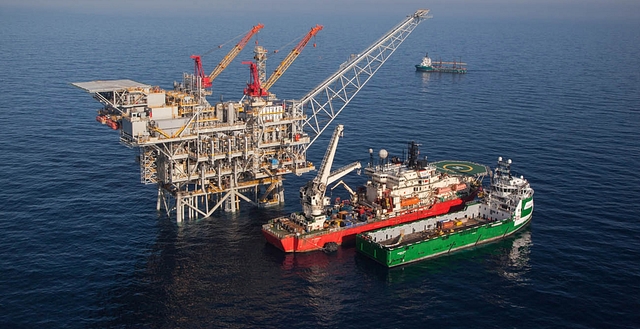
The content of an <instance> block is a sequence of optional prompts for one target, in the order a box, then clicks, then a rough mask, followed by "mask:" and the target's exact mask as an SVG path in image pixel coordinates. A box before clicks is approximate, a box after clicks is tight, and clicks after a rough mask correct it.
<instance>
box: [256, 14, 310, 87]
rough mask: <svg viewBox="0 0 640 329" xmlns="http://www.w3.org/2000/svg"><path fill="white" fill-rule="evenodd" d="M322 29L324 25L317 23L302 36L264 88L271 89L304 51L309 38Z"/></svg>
mask: <svg viewBox="0 0 640 329" xmlns="http://www.w3.org/2000/svg"><path fill="white" fill-rule="evenodd" d="M320 30H322V25H316V26H315V27H313V28H312V29H311V31H309V33H307V34H306V35H305V36H304V38H302V40H300V42H299V43H298V44H297V45H296V46H295V47H294V48H293V50H291V52H290V53H289V55H287V57H285V59H284V60H283V61H282V63H280V65H279V66H278V67H277V68H276V69H275V71H273V73H272V74H271V76H270V77H269V79H268V80H267V81H266V82H265V83H264V85H262V89H263V90H265V91H266V90H269V88H271V86H273V84H274V83H275V82H276V81H278V79H279V78H280V76H281V75H282V73H284V71H286V70H287V69H288V68H289V66H290V65H291V63H293V61H294V60H295V59H296V58H297V57H298V55H300V52H301V51H302V49H304V47H305V46H306V45H307V43H309V40H311V38H312V37H314V36H315V35H316V34H318V32H319V31H320Z"/></svg>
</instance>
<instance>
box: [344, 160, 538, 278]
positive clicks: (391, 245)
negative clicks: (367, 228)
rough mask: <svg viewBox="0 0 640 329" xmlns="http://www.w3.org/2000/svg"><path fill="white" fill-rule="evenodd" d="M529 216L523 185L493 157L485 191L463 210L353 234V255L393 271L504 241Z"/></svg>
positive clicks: (526, 189) (530, 194) (528, 196)
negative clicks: (361, 256) (414, 263)
mask: <svg viewBox="0 0 640 329" xmlns="http://www.w3.org/2000/svg"><path fill="white" fill-rule="evenodd" d="M532 214H533V189H532V188H531V186H530V185H529V182H528V181H527V180H526V179H524V177H522V176H520V177H515V176H514V175H512V174H511V160H507V161H503V160H502V158H498V165H497V167H496V168H495V171H494V173H493V175H492V178H491V184H490V186H489V188H486V189H484V190H483V191H482V192H481V193H479V194H478V197H477V198H476V199H475V200H473V201H470V202H468V203H467V204H465V207H464V209H463V210H461V211H456V212H451V213H448V214H445V215H441V216H436V217H432V218H428V219H423V220H419V221H414V222H411V223H407V224H403V225H396V226H392V227H387V228H384V229H380V230H375V231H371V232H365V233H361V234H358V235H357V236H356V250H357V251H358V252H359V253H361V254H363V255H365V256H367V257H369V258H371V259H373V260H375V261H376V262H378V263H380V264H382V265H384V266H386V267H394V266H399V265H403V264H408V263H412V262H416V261H419V260H423V259H428V258H432V257H436V256H441V255H446V254H449V253H452V252H454V251H457V250H461V249H465V248H471V247H474V246H477V245H480V244H484V243H488V242H492V241H497V240H501V239H504V238H505V237H508V236H510V235H512V234H514V233H516V232H518V231H519V230H521V229H522V228H524V227H525V226H526V225H527V224H528V223H529V222H530V221H531V216H532Z"/></svg>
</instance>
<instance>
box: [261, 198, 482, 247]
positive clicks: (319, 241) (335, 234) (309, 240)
mask: <svg viewBox="0 0 640 329" xmlns="http://www.w3.org/2000/svg"><path fill="white" fill-rule="evenodd" d="M469 198H473V196H470V197H468V198H465V199H461V198H458V199H453V200H448V201H444V202H439V203H436V204H433V205H432V206H431V207H427V208H424V209H420V210H414V212H409V213H406V214H401V215H398V216H395V217H391V218H388V219H382V220H377V221H372V222H363V223H361V224H355V225H352V226H346V227H340V228H334V229H331V230H329V231H322V232H318V233H315V234H314V233H310V234H300V235H298V236H291V235H288V236H285V235H280V234H277V233H276V232H274V230H273V229H271V228H270V224H266V225H265V228H264V229H263V230H262V233H263V235H264V237H265V238H266V240H267V242H269V243H270V244H272V245H274V246H275V247H277V248H278V249H280V250H282V251H284V252H309V251H314V250H320V249H323V248H324V247H325V246H326V245H327V244H328V243H335V244H337V245H342V244H343V243H345V242H349V241H354V239H355V237H356V235H357V234H359V233H362V232H367V231H371V230H377V229H380V228H384V227H388V226H393V225H399V224H403V223H407V222H412V221H416V220H420V219H423V218H429V217H433V216H438V215H442V214H446V213H449V212H452V211H456V210H460V209H461V208H462V207H463V206H464V202H465V201H466V200H468V199H469Z"/></svg>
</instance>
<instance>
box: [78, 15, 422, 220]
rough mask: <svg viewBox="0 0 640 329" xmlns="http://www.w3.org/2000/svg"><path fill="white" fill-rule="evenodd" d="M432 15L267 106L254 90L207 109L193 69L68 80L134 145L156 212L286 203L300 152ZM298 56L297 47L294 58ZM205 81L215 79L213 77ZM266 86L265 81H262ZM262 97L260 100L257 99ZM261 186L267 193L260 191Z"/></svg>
mask: <svg viewBox="0 0 640 329" xmlns="http://www.w3.org/2000/svg"><path fill="white" fill-rule="evenodd" d="M428 13H429V10H426V9H420V10H417V11H416V12H415V13H413V14H411V15H409V16H407V17H406V18H404V19H403V20H402V21H401V22H400V23H399V24H398V25H396V26H395V27H393V28H392V29H391V30H390V31H389V32H387V33H386V34H384V35H383V36H382V37H381V38H380V39H378V40H377V41H375V42H374V43H373V44H372V45H371V46H369V47H368V48H367V49H365V50H364V51H363V52H361V53H360V54H357V55H352V56H351V57H350V59H349V60H348V61H347V62H345V63H343V64H342V65H340V67H339V69H338V70H337V71H336V72H335V73H334V74H332V75H331V76H329V77H328V78H327V79H326V80H325V81H323V82H322V83H320V84H319V85H318V86H317V87H315V88H314V89H313V90H311V91H310V92H309V93H308V94H307V95H304V96H303V97H302V98H300V99H299V100H291V101H283V102H280V103H275V102H273V105H269V104H268V103H267V102H268V101H270V98H271V97H268V98H267V99H266V100H264V99H262V96H260V97H255V98H256V99H255V100H250V103H247V102H246V100H245V101H225V102H222V101H220V102H218V103H216V104H213V105H212V104H210V103H209V102H208V100H207V99H206V95H207V92H206V91H205V89H204V88H203V80H205V79H204V78H205V77H203V74H202V73H198V72H196V73H197V74H190V73H184V74H183V79H182V82H181V83H177V82H176V83H174V86H173V89H171V90H164V89H162V88H159V87H154V86H152V85H148V84H144V83H140V82H136V81H132V80H107V81H105V80H98V81H89V82H76V83H73V85H74V86H76V87H78V88H81V89H83V90H85V91H86V92H88V93H89V94H91V95H92V96H93V98H94V99H96V100H97V101H98V102H100V103H102V104H103V108H102V109H100V110H99V115H102V116H104V117H101V122H102V119H104V121H105V122H106V119H109V120H112V121H114V123H116V124H117V125H115V124H114V125H113V126H114V127H116V130H117V131H118V132H119V134H120V136H119V140H120V142H121V143H122V144H124V145H125V146H127V147H131V148H134V147H135V148H138V149H139V155H138V157H137V158H138V160H139V161H138V162H139V164H140V180H141V182H142V183H144V184H155V185H156V186H157V190H158V198H157V205H156V209H157V210H158V211H161V210H164V211H165V212H166V214H167V215H168V216H171V217H174V216H175V218H176V221H177V222H181V221H182V220H183V219H194V218H202V217H209V216H211V215H212V214H213V213H214V212H215V211H216V210H218V209H223V210H225V211H229V212H234V211H237V210H238V209H239V206H240V201H241V200H244V201H246V202H248V203H251V204H253V205H257V204H258V202H256V201H259V200H261V199H262V200H264V199H267V200H272V199H277V200H276V201H277V202H278V203H282V202H283V198H284V194H283V191H282V189H279V188H278V187H280V186H282V181H283V176H284V175H287V174H291V173H295V174H296V175H301V174H304V173H307V172H309V171H312V170H315V167H314V166H313V164H312V163H311V162H309V161H307V158H306V152H307V150H308V148H309V147H310V146H311V145H312V144H313V143H314V142H315V141H316V140H317V138H318V137H319V136H320V134H322V132H324V130H325V129H326V128H327V127H329V125H331V124H332V122H333V121H334V119H335V118H336V117H337V116H338V115H339V114H340V113H341V112H342V111H343V110H344V108H345V107H346V106H347V104H349V102H350V101H351V100H352V99H353V97H354V96H355V95H356V94H357V93H358V92H359V91H360V89H362V88H363V87H364V85H365V84H366V83H367V82H368V81H369V80H370V79H371V77H372V76H373V75H374V74H375V73H376V72H377V71H378V69H379V68H380V67H381V66H382V65H383V64H384V63H385V62H386V61H387V59H388V58H389V57H390V56H391V55H392V54H393V53H394V52H395V50H396V49H397V48H398V47H399V46H400V45H401V44H402V42H404V40H406V38H407V37H408V36H409V35H410V34H411V32H412V31H413V30H414V29H415V28H416V27H417V25H418V24H419V23H420V22H422V21H423V20H424V19H425V18H429V16H428ZM307 42H308V40H307ZM240 48H241V47H237V48H234V52H235V51H237V50H238V49H240ZM298 54H299V49H297V51H296V52H294V54H293V55H291V56H292V57H295V56H297V55H298ZM232 56H233V55H232ZM229 58H231V56H229ZM194 60H195V59H194ZM226 60H228V58H226ZM226 60H225V61H223V62H226ZM200 63H201V61H200ZM289 64H290V62H289V60H287V61H283V64H282V65H281V66H282V68H283V69H286V68H287V65H289ZM225 65H226V64H223V65H221V66H220V68H221V69H222V68H223V67H224V66H225ZM200 72H203V71H202V70H200ZM282 72H284V70H279V71H277V72H276V74H274V75H272V77H271V78H273V79H277V78H278V77H279V76H280V75H281V74H282ZM206 78H209V82H211V76H210V77H206ZM213 78H215V74H214V75H213ZM258 80H259V79H258ZM274 82H275V81H274ZM271 84H272V82H270V81H265V85H266V86H268V87H271ZM262 89H263V90H264V89H266V90H267V92H268V88H264V86H263V87H262ZM261 101H263V102H265V103H264V104H263V105H260V102H261ZM265 187H266V188H267V191H269V193H270V194H269V195H267V193H265V194H263V195H260V193H261V191H262V188H265ZM273 191H276V192H275V195H274V192H273ZM250 196H255V197H253V198H251V197H250Z"/></svg>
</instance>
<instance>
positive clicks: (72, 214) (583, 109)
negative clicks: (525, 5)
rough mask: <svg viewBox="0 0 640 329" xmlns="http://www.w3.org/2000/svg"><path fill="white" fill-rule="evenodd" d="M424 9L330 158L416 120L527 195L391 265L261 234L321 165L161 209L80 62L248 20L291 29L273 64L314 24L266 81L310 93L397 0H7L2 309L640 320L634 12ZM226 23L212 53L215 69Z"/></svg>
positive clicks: (224, 87)
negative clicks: (508, 226)
mask: <svg viewBox="0 0 640 329" xmlns="http://www.w3.org/2000/svg"><path fill="white" fill-rule="evenodd" d="M5 9H6V8H5ZM416 9H417V8H416ZM410 13H411V12H407V13H406V14H410ZM432 14H433V15H434V18H433V19H430V20H427V21H425V22H423V23H422V24H420V25H419V26H418V27H417V28H416V29H415V31H414V32H413V33H412V34H411V35H410V36H409V37H408V38H407V40H406V41H405V43H404V44H403V45H402V46H401V47H400V48H399V49H398V50H397V51H396V53H395V54H394V55H393V56H391V58H390V59H389V60H388V61H387V63H386V64H385V65H384V66H383V67H382V68H381V69H380V70H379V72H378V73H377V74H376V75H375V76H374V77H373V78H372V79H371V81H370V82H369V84H368V85H367V86H366V87H365V88H364V89H363V90H362V91H361V92H360V93H359V94H358V95H357V96H356V98H355V99H354V101H353V102H352V103H351V104H349V105H348V107H347V108H346V109H345V110H344V112H343V113H342V114H341V115H340V116H339V117H338V119H337V121H336V122H338V123H341V124H344V125H345V134H344V138H343V139H342V140H341V142H340V146H339V147H338V158H337V159H336V162H335V166H340V165H344V164H347V163H350V162H353V161H356V160H360V161H363V162H365V163H366V162H367V160H368V149H369V148H373V149H375V150H379V149H381V148H385V149H387V150H389V152H390V153H391V154H395V155H399V156H401V155H402V151H403V150H404V149H405V147H406V143H407V142H409V141H411V140H415V141H417V142H419V143H421V144H422V146H421V151H422V155H427V156H428V157H429V159H431V160H445V159H463V160H471V161H475V162H480V163H484V164H487V165H491V166H493V165H494V164H495V161H496V159H497V158H498V157H499V156H502V157H505V158H511V159H512V160H513V168H514V170H515V171H517V172H518V173H519V174H522V175H524V176H525V177H526V178H528V179H529V181H530V182H531V185H532V186H533V188H534V189H535V190H536V194H535V202H536V206H535V211H534V216H533V222H532V224H531V225H530V226H529V227H528V228H527V229H526V230H525V231H524V232H522V233H520V234H518V235H517V236H515V237H512V238H509V239H507V240H504V241H501V242H498V243H494V244H491V245H487V246H484V247H480V248H477V249H473V250H468V251H463V252H459V253H456V254H454V255H451V256H448V257H443V258H438V259H434V260H429V261H425V262H420V263H416V264H413V265H409V266H405V267H401V268H395V269H391V270H387V269H384V268H381V267H380V266H377V265H376V264H374V263H372V262H370V261H369V260H367V259H364V258H362V257H360V256H359V255H357V254H356V252H355V249H354V248H352V247H345V248H341V249H339V250H338V251H337V252H336V253H333V254H325V253H322V252H317V253H311V254H302V255H285V254H283V253H282V252H280V251H278V250H276V249H275V248H273V247H271V246H270V245H267V244H266V242H265V240H264V238H263V237H262V236H261V234H260V227H261V224H263V223H265V222H266V221H267V220H268V219H270V218H272V217H275V216H278V215H282V214H286V213H288V212H291V211H294V210H297V209H298V206H299V204H298V200H297V197H296V196H297V190H298V188H299V186H300V185H302V184H303V183H304V182H305V181H307V180H309V179H311V178H312V177H313V175H314V174H307V175H305V176H302V177H295V176H293V175H291V176H287V180H286V182H285V188H286V197H287V202H286V205H285V206H284V207H281V208H276V209H268V210H264V209H262V210H261V209H254V208H251V207H250V206H249V205H248V204H243V208H242V210H241V211H240V212H238V213H235V214H225V213H219V214H216V215H215V216H213V217H212V218H206V219H201V220H197V221H188V222H185V223H183V224H182V225H178V224H177V223H176V222H175V220H174V219H170V218H167V217H166V216H165V215H163V214H158V213H157V212H156V210H155V198H156V190H155V187H154V186H146V185H143V184H141V183H140V182H139V181H140V176H139V169H138V165H137V164H136V162H135V155H136V154H137V153H136V150H132V149H128V148H126V147H124V146H122V145H120V144H119V143H118V136H117V133H115V132H113V131H111V130H110V129H108V128H107V127H106V126H102V125H100V124H99V123H97V122H96V121H95V119H94V118H95V116H96V110H97V109H99V108H100V107H101V105H100V104H99V103H98V102H97V101H95V100H93V99H92V98H91V97H90V96H89V95H88V94H86V93H85V92H84V91H82V90H80V89H77V88H75V87H73V86H71V85H70V83H71V82H79V81H90V80H98V79H102V80H107V79H133V80H136V81H139V82H143V83H147V84H151V85H159V86H161V87H163V88H165V89H171V87H172V84H173V81H176V80H181V77H182V76H181V74H182V72H191V71H192V70H193V62H192V60H191V59H190V58H189V55H191V54H204V53H206V52H207V51H208V50H210V49H215V48H217V46H218V45H219V44H222V43H225V42H226V41H228V40H230V39H232V38H233V37H235V36H237V35H240V34H242V33H244V32H245V31H247V30H248V29H249V28H250V27H251V26H253V25H255V24H257V23H259V22H261V23H264V24H265V28H264V29H263V30H262V31H261V32H260V34H259V37H258V41H259V43H260V44H261V45H264V46H265V47H267V48H268V49H270V50H275V49H279V48H280V47H283V49H282V50H280V52H279V53H277V54H272V55H271V56H270V61H269V62H268V70H267V71H268V72H269V73H270V72H272V71H273V69H274V68H275V66H276V65H277V64H278V63H279V62H280V61H281V60H282V59H283V58H284V56H285V54H286V53H288V51H289V50H290V49H291V48H292V47H293V44H289V45H287V44H288V43H289V42H290V41H291V40H293V39H295V38H297V37H300V36H302V35H303V34H304V33H306V32H307V31H308V30H309V29H310V28H311V27H312V26H314V25H315V24H322V25H324V29H323V30H322V31H321V32H320V33H319V34H318V36H317V37H316V38H315V40H312V43H315V44H316V47H313V45H312V43H310V44H309V45H308V46H307V48H306V49H305V50H304V51H303V52H302V54H301V55H300V57H299V58H298V60H297V61H296V62H294V63H293V65H292V66H291V67H290V68H289V70H288V71H287V72H286V73H285V74H284V75H283V77H282V78H281V79H280V80H279V81H278V82H277V83H276V84H275V85H274V86H273V88H272V89H271V91H273V92H275V93H276V94H277V95H278V96H279V97H280V98H283V99H295V98H300V97H301V96H303V95H304V94H306V92H308V91H309V90H311V89H312V88H313V87H315V86H316V85H317V84H318V83H320V82H321V81H322V80H324V79H325V78H326V77H327V76H329V75H330V74H331V73H333V72H334V71H335V70H337V68H338V66H339V65H340V63H342V62H344V61H345V60H347V58H348V57H349V55H350V54H355V53H359V52H361V51H363V50H364V49H365V48H366V47H367V46H368V45H370V44H371V43H373V42H374V41H375V40H377V39H378V38H379V37H380V36H381V35H382V34H384V33H385V32H387V31H388V30H390V29H391V27H393V26H394V25H396V24H397V23H399V22H400V21H401V20H402V19H403V18H404V14H403V15H398V14H397V13H388V14H377V15H346V14H344V15H329V14H317V15H313V14H307V15H303V16H299V17H296V16H294V15H284V14H282V15H269V16H263V17H259V16H257V15H256V16H251V15H245V16H243V15H239V14H236V16H230V17H225V16H224V15H222V14H220V15H218V16H216V17H205V16H197V17H188V16H187V15H182V16H176V17H174V16H171V15H167V16H144V15H140V16H138V15H135V14H134V13H131V14H130V15H124V16H117V15H97V14H93V15H80V14H65V13H62V12H54V11H51V12H46V11H40V12H35V13H32V12H27V11H19V10H11V9H6V10H2V11H0V27H1V29H0V155H1V160H0V187H1V188H0V327H3V328H61V327H64V328H83V327H122V328H129V327H134V328H135V327H148V328H209V327H211V328H213V327H246V328H302V327H308V328H317V327H326V328H427V327H429V328H441V327H445V328H447V327H453V328H486V327H490V328H633V327H635V328H638V327H640V313H638V312H639V311H640V217H639V214H640V201H639V199H640V174H639V164H640V69H639V68H640V22H638V21H632V20H613V19H611V20H609V19H604V18H598V17H596V18H593V19H571V20H560V19H551V18H550V19H544V18H537V19H522V18H520V19H515V18H494V19H487V18H482V17H477V18H474V17H466V18H465V19H462V18H455V17H438V15H437V13H436V12H433V13H432ZM235 42H237V39H236V41H235ZM235 42H231V43H229V44H226V46H225V47H223V48H222V49H220V50H215V51H213V52H211V53H210V54H208V55H206V56H205V57H204V58H203V63H204V66H205V71H207V72H209V71H210V70H212V69H213V67H214V66H215V65H216V64H217V63H218V62H219V61H220V60H221V59H222V57H223V56H224V54H225V53H226V52H227V51H228V50H229V49H230V47H231V46H232V45H233V44H235ZM427 51H428V52H429V55H430V56H431V57H433V58H436V59H439V58H442V59H443V60H453V59H457V60H462V61H464V62H467V63H468V68H469V71H468V74H466V75H448V74H426V73H418V72H416V71H415V69H414V65H415V64H417V63H419V62H420V60H421V59H422V56H423V55H424V53H425V52H427ZM252 56H253V54H252V44H250V45H249V46H247V48H246V49H245V50H244V51H243V52H242V53H241V55H240V56H238V58H237V59H236V60H235V61H234V62H233V63H232V64H231V65H230V66H229V67H228V69H227V70H226V71H225V72H224V73H222V74H221V75H220V76H219V77H218V79H216V80H215V81H214V95H213V96H212V97H211V98H210V100H211V102H215V101H216V100H218V99H219V98H220V97H223V98H224V99H225V100H228V99H238V98H240V97H241V93H242V89H243V88H244V86H245V83H246V82H247V80H248V79H249V73H248V69H247V66H245V65H241V64H240V61H242V60H249V59H251V57H252ZM330 132H331V130H329V132H327V133H325V135H327V136H324V135H323V138H322V139H320V140H319V141H318V142H317V143H316V144H314V145H313V146H312V148H311V150H310V152H309V158H310V160H311V161H314V162H316V163H319V162H320V159H321V158H322V155H323V154H324V150H325V147H326V142H327V140H328V138H329V136H328V135H329V134H330ZM364 180H365V177H364V176H357V175H356V174H351V175H350V176H349V178H348V183H349V184H350V185H352V186H355V185H357V184H362V183H364Z"/></svg>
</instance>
